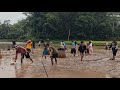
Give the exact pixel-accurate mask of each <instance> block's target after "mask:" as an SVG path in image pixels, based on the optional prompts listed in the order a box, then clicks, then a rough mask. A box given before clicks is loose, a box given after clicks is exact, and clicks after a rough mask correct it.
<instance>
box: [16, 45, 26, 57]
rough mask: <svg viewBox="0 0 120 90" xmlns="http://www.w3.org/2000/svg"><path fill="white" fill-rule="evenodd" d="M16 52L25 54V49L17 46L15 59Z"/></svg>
mask: <svg viewBox="0 0 120 90" xmlns="http://www.w3.org/2000/svg"><path fill="white" fill-rule="evenodd" d="M18 53H21V54H23V55H26V53H27V50H26V49H25V48H24V47H18V48H17V50H16V56H15V59H17V56H18Z"/></svg>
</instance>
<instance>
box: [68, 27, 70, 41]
mask: <svg viewBox="0 0 120 90" xmlns="http://www.w3.org/2000/svg"><path fill="white" fill-rule="evenodd" d="M69 40H70V29H69V32H68V41H69Z"/></svg>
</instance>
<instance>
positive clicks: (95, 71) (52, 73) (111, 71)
mask: <svg viewBox="0 0 120 90" xmlns="http://www.w3.org/2000/svg"><path fill="white" fill-rule="evenodd" d="M8 45H11V44H6V43H5V44H0V49H1V54H2V59H0V78H114V77H115V78H119V77H120V52H119V51H118V53H117V57H116V60H109V59H110V58H111V57H112V52H111V50H104V47H94V53H93V55H85V57H84V59H83V61H80V56H79V55H78V53H77V55H76V57H73V55H71V54H70V48H68V50H67V51H66V56H67V57H66V58H58V64H57V65H56V64H54V65H51V61H50V57H49V56H47V59H44V58H42V57H41V55H42V50H43V49H42V48H38V47H37V48H36V49H35V50H34V54H31V57H32V58H33V60H34V62H33V63H31V61H30V60H29V59H26V58H25V59H24V61H23V64H22V65H21V63H20V55H18V59H17V63H16V64H15V65H11V63H12V62H13V61H14V58H15V50H14V49H11V50H9V51H8V50H7V47H8ZM21 45H22V46H25V44H24V43H23V44H21ZM56 47H59V46H58V45H57V46H56Z"/></svg>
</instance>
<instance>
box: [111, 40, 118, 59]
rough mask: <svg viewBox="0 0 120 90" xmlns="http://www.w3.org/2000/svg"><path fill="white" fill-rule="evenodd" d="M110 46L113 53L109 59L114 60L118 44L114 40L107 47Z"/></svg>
mask: <svg viewBox="0 0 120 90" xmlns="http://www.w3.org/2000/svg"><path fill="white" fill-rule="evenodd" d="M110 48H112V53H113V58H111V60H115V56H116V54H117V51H118V48H119V45H118V44H117V42H116V41H113V42H112V43H111V45H110V47H109V49H110Z"/></svg>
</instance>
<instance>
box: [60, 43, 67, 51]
mask: <svg viewBox="0 0 120 90" xmlns="http://www.w3.org/2000/svg"><path fill="white" fill-rule="evenodd" d="M61 47H63V48H64V50H66V49H67V48H66V43H65V42H64V41H62V42H61Z"/></svg>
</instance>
